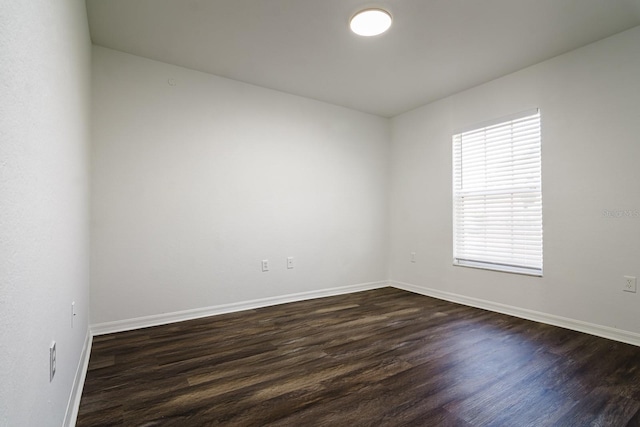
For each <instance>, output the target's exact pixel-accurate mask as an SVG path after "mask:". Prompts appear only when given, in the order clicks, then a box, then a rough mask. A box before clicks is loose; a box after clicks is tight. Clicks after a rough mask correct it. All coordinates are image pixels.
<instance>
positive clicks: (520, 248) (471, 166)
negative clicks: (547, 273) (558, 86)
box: [453, 110, 542, 276]
mask: <svg viewBox="0 0 640 427" xmlns="http://www.w3.org/2000/svg"><path fill="white" fill-rule="evenodd" d="M453 233H454V236H453V257H454V264H456V265H465V266H469V267H479V268H487V269H492V270H501V271H510V272H516V273H525V274H532V275H538V276H541V275H542V179H541V138H540V112H539V110H533V111H528V112H525V113H521V114H518V115H514V116H511V117H507V118H504V119H501V120H500V121H499V122H496V123H493V124H490V125H487V126H485V127H482V128H475V129H471V130H468V131H464V132H461V133H458V134H457V135H454V136H453Z"/></svg>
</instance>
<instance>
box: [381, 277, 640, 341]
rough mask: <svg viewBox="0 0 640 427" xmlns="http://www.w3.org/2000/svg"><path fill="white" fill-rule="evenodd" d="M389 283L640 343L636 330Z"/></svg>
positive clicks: (495, 310)
mask: <svg viewBox="0 0 640 427" xmlns="http://www.w3.org/2000/svg"><path fill="white" fill-rule="evenodd" d="M389 285H390V286H392V287H394V288H398V289H402V290H405V291H409V292H413V293H416V294H420V295H426V296H429V297H433V298H438V299H441V300H445V301H450V302H454V303H458V304H463V305H468V306H470V307H476V308H482V309H484V310H489V311H494V312H497V313H502V314H507V315H509V316H515V317H519V318H521V319H526V320H533V321H534V322H540V323H546V324H548V325H553V326H558V327H561V328H565V329H571V330H573V331H578V332H584V333H586V334H590V335H595V336H598V337H602V338H607V339H610V340H614V341H619V342H623V343H627V344H632V345H636V346H640V334H637V333H635V332H630V331H625V330H622V329H616V328H611V327H609V326H602V325H597V324H595V323H589V322H583V321H581V320H575V319H570V318H568V317H562V316H556V315H554V314H548V313H543V312H540V311H535V310H528V309H526V308H520V307H514V306H510V305H506V304H500V303H497V302H492V301H487V300H483V299H479V298H473V297H467V296H464V295H459V294H454V293H451V292H444V291H440V290H437V289H432V288H427V287H424V286H417V285H412V284H410V283H404V282H398V281H395V280H390V281H389Z"/></svg>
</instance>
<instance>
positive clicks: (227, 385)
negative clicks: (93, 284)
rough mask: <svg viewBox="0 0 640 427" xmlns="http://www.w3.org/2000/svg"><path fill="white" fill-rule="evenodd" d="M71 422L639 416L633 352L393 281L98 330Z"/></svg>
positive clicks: (465, 421) (639, 356)
mask: <svg viewBox="0 0 640 427" xmlns="http://www.w3.org/2000/svg"><path fill="white" fill-rule="evenodd" d="M77 425H78V426H92V427H93V426H220V425H224V426H265V425H269V426H349V427H353V426H509V427H516V426H517V427H520V426H562V427H565V426H640V348H639V347H635V346H631V345H626V344H621V343H618V342H615V341H610V340H606V339H603V338H597V337H593V336H590V335H586V334H582V333H578V332H573V331H569V330H565V329H561V328H556V327H553V326H548V325H544V324H541V323H536V322H530V321H526V320H521V319H518V318H514V317H509V316H505V315H500V314H496V313H492V312H488V311H484V310H480V309H475V308H470V307H465V306H462V305H457V304H452V303H448V302H445V301H441V300H437V299H433V298H429V297H425V296H421V295H416V294H413V293H409V292H404V291H400V290H397V289H392V288H384V289H378V290H374V291H367V292H360V293H355V294H350V295H342V296H336V297H330V298H321V299H315V300H310V301H303V302H296V303H291V304H284V305H279V306H274V307H268V308H263V309H258V310H250V311H244V312H239V313H233V314H226V315H221V316H215V317H209V318H205V319H198V320H193V321H188V322H181V323H174V324H171V325H165V326H158V327H153V328H146V329H140V330H136V331H130V332H122V333H117V334H111V335H103V336H98V337H95V338H94V341H93V348H92V351H91V359H90V363H89V372H88V374H87V378H86V382H85V386H84V391H83V394H82V401H81V405H80V412H79V416H78V422H77Z"/></svg>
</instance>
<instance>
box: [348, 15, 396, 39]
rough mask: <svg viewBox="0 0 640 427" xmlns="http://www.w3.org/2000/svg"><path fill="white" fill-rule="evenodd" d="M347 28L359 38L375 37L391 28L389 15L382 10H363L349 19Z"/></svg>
mask: <svg viewBox="0 0 640 427" xmlns="http://www.w3.org/2000/svg"><path fill="white" fill-rule="evenodd" d="M349 26H350V27H351V31H353V32H354V33H356V34H358V35H359V36H365V37H371V36H377V35H378V34H382V33H384V32H385V31H387V30H388V29H389V27H391V15H390V14H389V12H387V11H386V10H382V9H365V10H362V11H360V12H358V13H356V14H355V16H354V17H353V18H351V23H350V24H349Z"/></svg>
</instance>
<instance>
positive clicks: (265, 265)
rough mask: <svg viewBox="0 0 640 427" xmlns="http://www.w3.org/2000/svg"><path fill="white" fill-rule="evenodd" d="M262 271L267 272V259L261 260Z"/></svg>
mask: <svg viewBox="0 0 640 427" xmlns="http://www.w3.org/2000/svg"><path fill="white" fill-rule="evenodd" d="M262 271H269V260H268V259H263V260H262Z"/></svg>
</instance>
